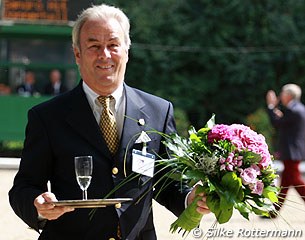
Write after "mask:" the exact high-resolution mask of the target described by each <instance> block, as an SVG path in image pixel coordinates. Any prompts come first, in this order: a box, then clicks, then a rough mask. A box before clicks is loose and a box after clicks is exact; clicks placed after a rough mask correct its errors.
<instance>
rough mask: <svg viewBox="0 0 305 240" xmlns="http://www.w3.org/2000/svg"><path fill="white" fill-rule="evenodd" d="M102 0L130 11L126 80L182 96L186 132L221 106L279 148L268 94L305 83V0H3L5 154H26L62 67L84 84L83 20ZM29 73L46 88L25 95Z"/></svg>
mask: <svg viewBox="0 0 305 240" xmlns="http://www.w3.org/2000/svg"><path fill="white" fill-rule="evenodd" d="M102 2H103V3H108V4H111V5H115V6H118V7H120V8H121V9H122V10H123V11H125V13H126V14H127V16H128V17H129V18H130V22H131V33H130V35H131V39H132V46H131V49H130V53H129V54H130V58H129V63H128V67H127V73H126V82H127V83H128V84H129V85H131V86H133V87H137V88H140V89H143V90H145V91H148V92H150V93H153V94H156V95H159V96H161V97H164V98H166V99H168V100H170V101H172V102H173V104H174V106H175V111H176V118H177V125H178V131H179V132H180V134H186V130H187V128H188V126H189V125H190V124H192V125H193V126H195V127H196V128H199V127H202V126H203V124H205V122H206V121H207V120H208V119H209V118H210V116H211V115H212V113H215V114H216V121H217V123H228V124H229V123H233V122H234V123H244V124H247V125H250V126H251V127H252V128H253V129H254V130H256V131H258V132H260V133H263V134H264V135H265V137H266V138H267V141H268V143H269V146H270V149H271V151H272V149H273V146H274V139H275V138H274V130H273V129H272V127H271V126H270V123H269V120H268V117H267V115H266V112H265V94H266V92H267V90H269V89H274V90H275V91H276V92H277V93H279V90H280V87H281V86H282V85H283V84H285V83H288V82H293V83H296V84H299V85H300V86H301V87H304V86H305V85H304V83H305V75H304V72H305V47H304V46H303V45H304V42H305V18H304V12H305V1H303V0H299V1H294V0H268V1H263V0H262V1H260V0H249V1H243V0H219V1H214V0H187V1H185V0H154V1H150V0H137V1H126V0H111V1H107V0H105V1H98V0H96V1H89V0H81V1H72V0H35V1H34V0H2V1H0V5H1V12H0V13H1V17H0V110H1V113H0V155H1V156H13V157H18V156H19V155H20V149H21V148H22V144H23V139H24V129H25V124H26V112H27V110H28V109H29V108H30V107H31V106H33V105H35V104H37V103H39V102H42V101H45V100H46V99H49V98H51V97H53V96H51V95H49V94H47V95H46V94H45V91H44V87H45V85H46V84H47V83H48V81H49V73H50V71H51V70H52V69H57V70H59V71H60V73H61V81H62V84H63V85H64V86H65V88H66V90H69V89H71V88H73V87H74V86H75V85H76V84H77V83H78V81H79V79H80V76H79V74H78V71H77V67H76V65H75V62H74V58H73V53H72V47H71V30H72V26H73V21H74V20H75V18H76V16H77V14H78V13H79V12H80V11H81V10H82V9H83V8H86V7H88V6H90V5H91V4H92V3H93V4H99V3H102ZM28 71H31V72H33V73H34V74H35V89H36V92H35V94H31V95H24V94H23V95H22V94H20V93H19V92H18V91H17V88H18V86H20V85H21V84H22V83H23V82H24V81H25V75H26V72H28ZM303 90H304V89H303ZM304 96H305V95H304Z"/></svg>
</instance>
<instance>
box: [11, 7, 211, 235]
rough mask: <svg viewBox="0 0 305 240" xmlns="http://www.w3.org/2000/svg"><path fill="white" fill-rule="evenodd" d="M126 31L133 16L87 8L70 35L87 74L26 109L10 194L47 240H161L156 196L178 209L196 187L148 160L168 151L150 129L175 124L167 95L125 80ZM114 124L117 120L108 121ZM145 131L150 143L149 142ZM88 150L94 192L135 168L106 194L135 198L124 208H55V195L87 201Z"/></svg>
mask: <svg viewBox="0 0 305 240" xmlns="http://www.w3.org/2000/svg"><path fill="white" fill-rule="evenodd" d="M129 28H130V25H129V19H128V18H127V16H126V15H125V14H124V13H123V12H122V11H121V10H120V9H118V8H116V7H112V6H108V5H104V4H103V5H98V6H92V7H90V8H88V9H86V10H84V11H83V12H82V13H81V15H80V16H79V18H78V19H77V21H76V22H75V25H74V27H73V33H72V41H73V49H74V55H75V59H76V63H77V65H78V68H79V71H80V75H81V76H82V80H81V81H80V83H79V84H78V86H76V87H75V88H74V89H72V90H71V91H68V92H66V93H64V94H61V95H59V96H56V97H54V98H53V99H51V100H49V101H47V102H45V103H42V104H40V105H38V106H35V107H33V108H32V109H30V110H29V113H28V124H27V128H26V139H25V144H24V149H23V154H22V158H21V162H20V167H19V171H18V173H17V174H16V177H15V179H14V184H13V187H12V189H11V190H10V192H9V199H10V204H11V206H12V208H13V210H14V211H15V213H16V214H17V215H18V216H19V217H20V218H21V219H23V220H24V221H25V222H26V223H27V224H28V225H29V226H31V227H32V228H34V229H36V230H39V229H42V232H41V234H40V237H39V239H41V240H43V239H48V240H67V239H73V240H86V239H87V240H97V239H99V240H100V239H103V240H105V239H129V240H155V239H157V236H156V232H155V228H154V223H153V211H152V200H153V198H154V199H155V200H157V201H158V202H159V203H161V204H162V205H164V206H165V207H166V208H168V209H169V210H171V211H172V212H173V213H174V214H176V215H179V214H180V213H181V212H182V211H183V210H184V209H185V207H186V205H187V204H190V203H191V202H193V201H194V199H195V197H196V194H195V191H196V187H194V188H193V189H188V188H186V187H184V186H181V182H180V181H177V182H175V181H174V182H173V181H166V180H165V179H163V178H162V177H163V176H164V175H163V174H164V169H162V167H161V166H159V165H158V164H157V163H156V162H154V161H150V160H151V159H147V158H146V157H145V156H148V155H147V153H148V154H151V155H150V156H152V155H154V156H156V157H158V156H165V157H166V156H167V155H166V149H165V146H164V145H163V144H162V142H161V141H162V139H163V138H162V136H161V134H157V133H155V132H154V133H153V132H152V131H151V129H155V130H156V131H159V132H161V133H166V134H170V133H172V132H175V131H176V127H175V121H174V113H173V106H172V104H171V103H170V102H168V101H167V100H164V99H162V98H159V97H157V96H154V95H151V94H148V93H146V92H143V91H141V90H138V89H135V88H132V87H129V86H128V85H127V84H126V83H124V75H125V70H126V65H127V62H128V52H129V47H130V37H129ZM104 101H105V102H104ZM108 105H109V106H108ZM105 115H107V117H106V116H105ZM110 118H111V121H110ZM110 122H111V127H110V126H109V125H108V126H109V127H108V128H103V126H104V125H105V124H106V123H110ZM109 129H112V132H111V133H110V132H108V130H109ZM141 133H146V135H147V136H148V138H149V139H150V141H148V142H147V143H145V144H144V142H143V140H141V139H140V138H139V136H140V134H141ZM147 136H146V138H145V139H148V138H147ZM108 137H111V139H112V140H114V141H113V142H112V143H116V144H111V143H110V141H108V140H109V139H108ZM137 140H140V141H137ZM145 142H146V140H145ZM144 146H146V148H145V151H143V150H144V149H143V147H144ZM133 150H138V151H140V152H142V153H143V152H145V153H143V156H144V157H143V156H142V155H141V156H142V157H143V158H142V157H140V159H139V156H138V155H137V154H135V153H134V151H133ZM83 155H91V156H93V173H92V179H91V184H90V186H89V188H88V198H89V199H100V198H103V197H105V196H106V195H107V194H108V193H109V192H111V191H112V190H113V189H114V187H115V186H118V185H119V184H120V183H122V181H124V180H126V178H127V177H128V176H131V174H132V173H133V171H136V172H138V173H139V174H136V175H135V176H136V177H134V178H131V179H130V181H127V182H125V184H124V185H122V186H121V187H120V188H118V190H117V191H115V193H113V194H112V195H111V196H110V197H111V198H132V199H133V200H132V201H128V202H124V203H122V205H121V206H120V207H118V208H115V207H114V206H108V207H103V208H98V209H96V211H95V212H94V214H91V213H92V209H74V208H73V207H70V206H55V205H54V204H53V203H52V201H57V200H69V199H80V198H81V190H80V188H79V186H78V184H77V181H76V176H75V170H74V157H75V156H83ZM139 161H144V163H145V162H149V163H150V164H151V163H152V169H155V171H154V174H152V175H150V174H147V173H145V172H143V170H141V168H140V167H139V165H137V163H139ZM153 166H154V168H153ZM48 181H50V183H51V184H50V185H51V192H48V189H47V182H48ZM161 189H162V191H160V190H161ZM200 196H201V200H199V201H198V202H197V206H198V207H197V211H198V212H199V213H201V214H207V213H209V212H210V211H209V209H208V207H207V205H206V196H204V194H200Z"/></svg>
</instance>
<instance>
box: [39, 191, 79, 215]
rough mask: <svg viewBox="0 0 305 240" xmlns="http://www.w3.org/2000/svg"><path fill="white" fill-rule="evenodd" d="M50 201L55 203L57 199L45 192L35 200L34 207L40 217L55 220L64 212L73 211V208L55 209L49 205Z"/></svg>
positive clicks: (52, 205) (51, 204)
mask: <svg viewBox="0 0 305 240" xmlns="http://www.w3.org/2000/svg"><path fill="white" fill-rule="evenodd" d="M52 201H57V199H56V197H55V195H54V194H53V193H51V192H45V193H43V194H41V195H39V196H38V197H37V198H35V200H34V206H35V207H36V209H37V212H38V215H39V216H40V217H42V218H45V219H48V220H55V219H57V218H59V217H60V216H61V215H63V214H64V213H66V212H71V211H74V208H71V207H56V206H55V205H54V204H53V203H51V202H52ZM48 202H50V203H48Z"/></svg>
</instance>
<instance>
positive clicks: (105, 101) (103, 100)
mask: <svg viewBox="0 0 305 240" xmlns="http://www.w3.org/2000/svg"><path fill="white" fill-rule="evenodd" d="M113 99H114V97H113V96H112V95H110V96H106V97H105V96H98V98H97V100H98V101H99V102H100V103H101V104H102V106H103V108H109V103H110V101H111V100H113Z"/></svg>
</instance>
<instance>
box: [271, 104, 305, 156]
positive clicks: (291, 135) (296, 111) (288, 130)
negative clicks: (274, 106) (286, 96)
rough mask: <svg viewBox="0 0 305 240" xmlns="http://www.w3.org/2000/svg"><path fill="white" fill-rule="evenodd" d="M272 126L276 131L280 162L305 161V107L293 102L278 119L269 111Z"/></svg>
mask: <svg viewBox="0 0 305 240" xmlns="http://www.w3.org/2000/svg"><path fill="white" fill-rule="evenodd" d="M268 112H269V116H270V119H271V122H272V124H273V126H274V127H275V128H276V129H278V151H279V154H280V159H281V160H305V106H304V104H302V103H301V102H299V101H293V102H292V103H291V105H290V106H289V107H288V108H284V109H283V117H278V116H277V115H276V114H275V113H274V112H273V110H271V109H269V110H268Z"/></svg>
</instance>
